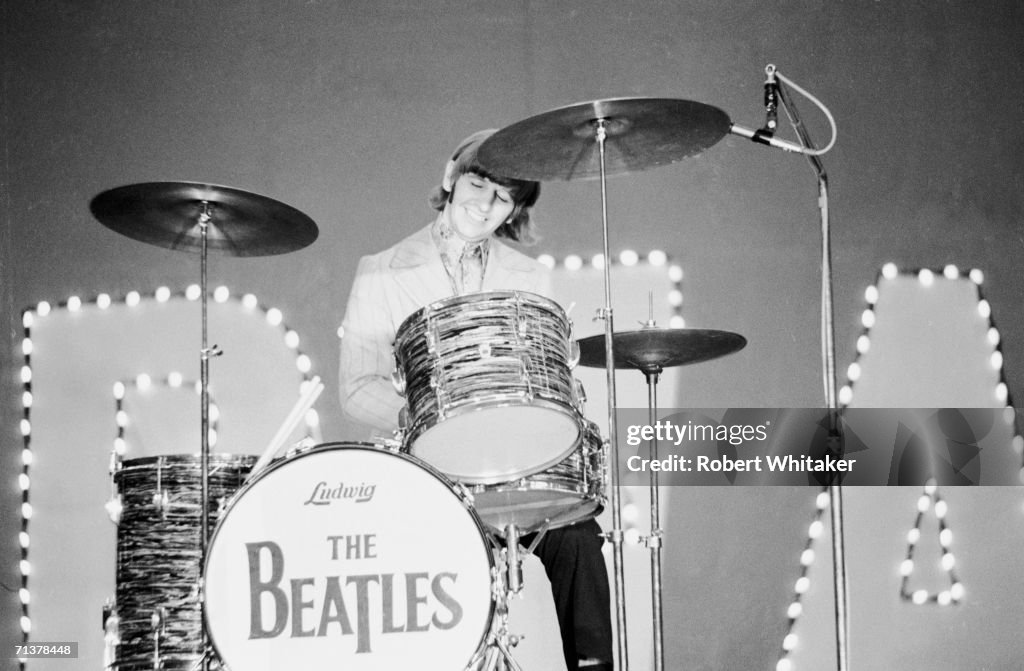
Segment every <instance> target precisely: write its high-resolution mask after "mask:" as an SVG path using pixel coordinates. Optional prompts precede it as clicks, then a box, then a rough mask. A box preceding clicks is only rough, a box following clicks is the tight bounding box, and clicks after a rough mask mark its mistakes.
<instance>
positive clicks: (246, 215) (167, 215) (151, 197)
mask: <svg viewBox="0 0 1024 671" xmlns="http://www.w3.org/2000/svg"><path fill="white" fill-rule="evenodd" d="M89 209H90V211H91V212H92V214H93V216H94V217H96V219H97V220H98V221H99V222H100V223H101V224H103V225H104V226H106V227H107V228H109V229H111V230H113V231H116V232H117V233H120V234H122V235H125V236H127V237H129V238H132V239H134V240H138V241H140V242H145V243H148V244H151V245H155V246H157V247H163V248H165V249H174V250H181V251H186V252H198V251H200V250H201V248H202V231H201V226H200V220H201V217H202V215H203V214H204V212H205V213H206V215H208V220H207V249H208V251H217V252H221V253H223V254H227V255H229V256H271V255H274V254H285V253H287V252H292V251H295V250H297V249H302V248H303V247H306V246H308V245H310V244H312V243H313V241H314V240H316V238H317V235H318V234H319V231H318V229H317V226H316V224H315V223H314V222H313V220H312V219H310V218H309V217H308V216H306V215H305V214H303V213H302V212H300V211H299V210H296V209H295V208H294V207H291V206H290V205H285V204H284V203H281V202H279V201H276V200H274V199H272V198H268V197H266V196H261V195H258V194H255V193H250V192H248V191H242V190H241V189H235V188H232V187H227V186H216V185H211V184H200V183H193V182H145V183H140V184H129V185H127V186H121V187H117V188H114V189H110V190H109V191H104V192H102V193H100V194H99V195H97V196H96V197H95V198H93V199H92V201H91V202H90V203H89Z"/></svg>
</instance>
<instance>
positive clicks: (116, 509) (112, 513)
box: [103, 494, 124, 524]
mask: <svg viewBox="0 0 1024 671" xmlns="http://www.w3.org/2000/svg"><path fill="white" fill-rule="evenodd" d="M103 507H104V508H106V509H107V517H109V518H110V521H111V522H113V523H114V524H120V523H121V513H123V512H124V502H123V501H122V500H121V495H120V494H114V495H113V496H112V497H110V500H109V501H107V502H106V504H104V506H103Z"/></svg>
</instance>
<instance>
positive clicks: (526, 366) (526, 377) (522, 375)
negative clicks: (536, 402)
mask: <svg viewBox="0 0 1024 671" xmlns="http://www.w3.org/2000/svg"><path fill="white" fill-rule="evenodd" d="M532 370H533V360H532V359H531V358H530V355H529V354H527V353H526V352H523V353H522V354H520V355H519V381H520V382H522V383H525V384H526V399H527V400H528V401H533V380H532V378H533V376H532V375H531V371H532Z"/></svg>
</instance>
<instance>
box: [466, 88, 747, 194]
mask: <svg viewBox="0 0 1024 671" xmlns="http://www.w3.org/2000/svg"><path fill="white" fill-rule="evenodd" d="M601 123H603V125H604V128H605V132H606V140H605V174H606V175H615V174H618V173H624V172H633V171H638V170H645V169H647V168H653V167H655V166H659V165H668V164H670V163H675V162H677V161H681V160H682V159H684V158H688V157H690V156H694V155H696V154H699V153H700V152H702V151H704V150H705V149H707V148H708V147H710V146H711V145H713V144H715V143H716V142H718V141H719V140H721V139H722V138H723V137H724V136H725V135H726V133H728V132H729V126H730V124H731V121H730V120H729V117H728V115H726V113H725V112H723V111H722V110H720V109H718V108H717V107H712V106H711V105H705V104H704V103H698V102H692V101H689V100H675V99H671V98H610V99H606V100H594V101H591V102H585V103H577V104H575V105H569V106H568V107H561V108H558V109H555V110H551V111H549V112H544V113H542V114H538V115H536V116H533V117H530V118H528V119H525V120H523V121H519V122H517V123H514V124H512V125H511V126H507V127H506V128H503V129H501V130H499V131H498V132H497V133H495V134H494V135H492V136H491V137H489V138H487V140H485V141H484V143H483V144H482V145H481V146H480V150H479V153H478V154H477V156H478V158H479V160H480V163H481V164H482V165H483V166H484V167H485V168H487V170H489V171H490V172H492V173H493V174H495V175H501V176H505V177H516V178H519V179H530V180H535V181H541V180H554V179H562V180H571V179H588V178H592V177H599V176H600V174H601V164H600V153H599V150H598V144H597V141H596V139H595V138H596V135H597V129H598V126H599V125H601Z"/></svg>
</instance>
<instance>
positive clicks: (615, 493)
mask: <svg viewBox="0 0 1024 671" xmlns="http://www.w3.org/2000/svg"><path fill="white" fill-rule="evenodd" d="M593 123H594V139H595V141H596V142H597V148H598V155H599V157H600V164H601V237H602V242H603V245H604V249H603V251H604V268H603V270H604V307H603V308H602V309H601V310H600V312H599V314H598V318H599V319H603V320H604V353H605V373H606V378H607V386H608V443H609V446H610V454H609V456H610V461H611V462H612V464H611V468H609V469H608V471H609V473H610V474H611V490H612V530H611V531H610V532H608V533H607V534H606V535H607V536H608V538H609V539H610V540H611V542H612V557H613V560H614V561H613V563H614V573H615V623H616V629H615V634H616V644H617V645H616V650H617V654H618V664H617V665H616V667H615V668H617V669H619V670H620V671H629V651H628V644H627V642H626V588H625V577H624V567H623V558H622V543H623V533H622V499H621V496H620V492H619V437H618V427H617V422H616V418H615V407H616V399H615V352H614V347H613V345H612V338H613V334H614V333H615V328H614V323H613V318H612V281H611V254H610V251H609V249H610V247H609V242H608V185H607V181H608V176H607V169H606V156H605V140H606V139H607V137H608V129H607V127H606V126H605V119H602V118H598V119H596V120H594V122H593Z"/></svg>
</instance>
